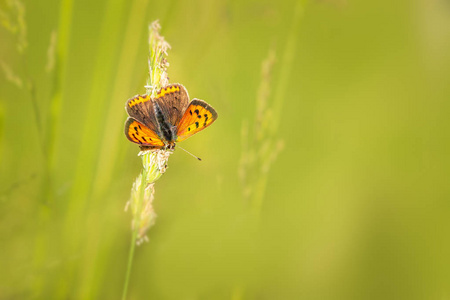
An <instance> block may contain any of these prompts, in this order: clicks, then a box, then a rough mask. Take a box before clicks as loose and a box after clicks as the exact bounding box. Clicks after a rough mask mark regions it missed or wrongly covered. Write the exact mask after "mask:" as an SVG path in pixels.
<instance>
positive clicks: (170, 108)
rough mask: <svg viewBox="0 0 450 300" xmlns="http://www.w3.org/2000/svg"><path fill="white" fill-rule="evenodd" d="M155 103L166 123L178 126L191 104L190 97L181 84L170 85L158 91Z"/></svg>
mask: <svg viewBox="0 0 450 300" xmlns="http://www.w3.org/2000/svg"><path fill="white" fill-rule="evenodd" d="M154 101H155V102H156V103H158V106H159V107H160V109H161V111H162V114H163V115H164V118H165V119H166V121H168V122H169V123H170V124H171V125H172V126H176V125H177V124H178V123H179V122H180V120H181V118H182V117H183V112H184V111H185V109H186V107H187V106H188V104H189V96H188V93H187V91H186V89H185V87H184V86H182V85H181V84H170V85H167V86H165V87H163V88H161V89H160V90H159V91H158V93H157V94H156V97H155V99H154Z"/></svg>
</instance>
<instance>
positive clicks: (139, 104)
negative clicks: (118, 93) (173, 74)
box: [125, 84, 217, 150]
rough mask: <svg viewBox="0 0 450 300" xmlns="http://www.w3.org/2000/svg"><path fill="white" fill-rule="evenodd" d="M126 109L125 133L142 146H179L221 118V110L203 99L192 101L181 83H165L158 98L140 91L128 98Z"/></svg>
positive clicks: (171, 147) (149, 147)
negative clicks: (177, 143) (218, 112)
mask: <svg viewBox="0 0 450 300" xmlns="http://www.w3.org/2000/svg"><path fill="white" fill-rule="evenodd" d="M125 109H126V111H127V113H128V115H129V117H128V119H127V121H126V122H125V135H126V137H127V138H128V139H129V140H130V141H131V142H133V143H136V144H139V145H140V147H141V149H142V150H147V149H166V150H167V149H170V150H173V149H175V142H181V141H184V140H185V139H187V138H188V137H190V136H192V135H194V134H196V133H197V132H200V131H202V130H203V129H205V128H206V127H208V126H209V125H211V124H212V123H213V122H214V121H215V120H216V119H217V112H216V111H215V110H214V108H212V107H211V106H210V105H209V104H208V103H206V102H205V101H203V100H199V99H193V100H192V101H190V102H189V95H188V93H187V91H186V88H185V87H184V86H182V85H181V84H170V85H167V86H165V87H162V88H161V89H160V90H159V91H158V92H157V94H156V96H155V97H154V98H151V97H150V96H149V95H136V96H134V97H133V98H131V99H128V101H127V104H126V105H125Z"/></svg>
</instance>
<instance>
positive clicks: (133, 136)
mask: <svg viewBox="0 0 450 300" xmlns="http://www.w3.org/2000/svg"><path fill="white" fill-rule="evenodd" d="M125 135H126V136H127V138H128V139H129V140H130V141H132V142H133V143H136V144H139V145H142V146H148V147H151V148H162V147H164V142H163V141H162V140H161V139H160V138H159V137H158V135H157V134H156V132H155V131H153V130H151V129H150V128H148V127H147V126H145V125H144V124H142V123H141V122H139V121H137V120H135V119H134V118H131V117H130V118H128V119H127V121H126V123H125Z"/></svg>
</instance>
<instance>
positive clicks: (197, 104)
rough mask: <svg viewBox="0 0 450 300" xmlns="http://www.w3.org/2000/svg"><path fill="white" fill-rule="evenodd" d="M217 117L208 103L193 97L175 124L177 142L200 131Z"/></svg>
mask: <svg viewBox="0 0 450 300" xmlns="http://www.w3.org/2000/svg"><path fill="white" fill-rule="evenodd" d="M216 119H217V113H216V111H215V110H214V108H212V107H211V106H210V105H209V104H208V103H206V102H205V101H202V100H198V99H194V100H192V102H191V103H190V104H189V106H188V108H187V109H186V111H185V113H184V115H183V117H182V118H181V120H180V123H179V124H178V125H177V142H181V141H183V140H185V139H187V138H188V137H190V136H191V135H194V134H196V133H197V132H199V131H202V130H203V129H205V128H206V127H208V126H209V125H211V124H212V123H213V122H214V121H215V120H216Z"/></svg>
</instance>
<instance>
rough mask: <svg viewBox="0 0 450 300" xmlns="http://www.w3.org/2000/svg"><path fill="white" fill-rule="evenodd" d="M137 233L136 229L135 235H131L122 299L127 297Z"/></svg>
mask: <svg viewBox="0 0 450 300" xmlns="http://www.w3.org/2000/svg"><path fill="white" fill-rule="evenodd" d="M136 235H137V232H136V231H134V232H133V235H132V237H131V245H130V252H129V253H128V266H127V273H126V275H125V283H124V285H123V293H122V300H125V299H126V298H127V291H128V283H129V282H130V274H131V266H132V264H133V257H134V249H135V248H136Z"/></svg>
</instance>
